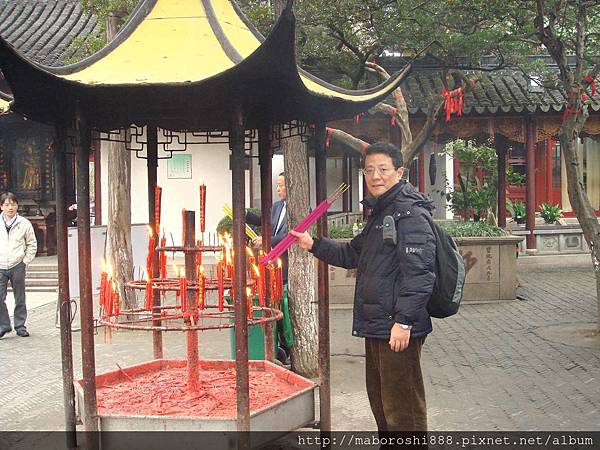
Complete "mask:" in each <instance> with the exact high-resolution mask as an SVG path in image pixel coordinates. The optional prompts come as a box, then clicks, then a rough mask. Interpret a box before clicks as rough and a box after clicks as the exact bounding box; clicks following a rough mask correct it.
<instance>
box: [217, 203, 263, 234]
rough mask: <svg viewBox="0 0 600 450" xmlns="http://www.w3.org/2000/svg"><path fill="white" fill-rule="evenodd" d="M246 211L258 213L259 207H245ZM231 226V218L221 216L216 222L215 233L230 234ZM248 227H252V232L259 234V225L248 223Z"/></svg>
mask: <svg viewBox="0 0 600 450" xmlns="http://www.w3.org/2000/svg"><path fill="white" fill-rule="evenodd" d="M246 211H250V212H253V213H255V214H260V209H258V208H247V209H246ZM232 227H233V222H232V220H231V219H230V218H229V217H228V216H223V218H222V219H221V220H219V223H218V224H217V234H223V233H229V234H232V233H231V228H232ZM250 228H252V230H254V232H255V233H256V234H258V235H259V236H260V227H257V226H254V225H250Z"/></svg>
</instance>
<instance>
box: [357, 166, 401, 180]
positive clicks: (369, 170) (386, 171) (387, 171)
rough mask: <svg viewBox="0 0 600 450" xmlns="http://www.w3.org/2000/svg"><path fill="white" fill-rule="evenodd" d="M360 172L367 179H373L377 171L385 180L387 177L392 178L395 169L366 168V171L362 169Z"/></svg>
mask: <svg viewBox="0 0 600 450" xmlns="http://www.w3.org/2000/svg"><path fill="white" fill-rule="evenodd" d="M360 171H361V172H362V174H363V175H364V176H366V177H372V176H373V175H374V174H375V171H377V173H378V174H379V175H380V176H382V177H383V178H386V177H388V176H390V175H391V174H392V172H394V171H395V170H394V168H393V167H365V168H364V169H361V170H360Z"/></svg>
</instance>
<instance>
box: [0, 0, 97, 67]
mask: <svg viewBox="0 0 600 450" xmlns="http://www.w3.org/2000/svg"><path fill="white" fill-rule="evenodd" d="M99 33H100V27H99V25H98V18H97V17H96V16H94V15H89V14H86V13H85V12H84V11H83V10H82V8H81V5H80V3H79V1H77V0H50V1H49V0H0V36H2V37H3V38H4V39H6V41H8V42H10V43H11V44H12V45H13V46H14V47H15V48H16V49H17V50H18V51H19V53H21V54H22V55H23V56H25V57H27V58H28V59H30V60H32V61H35V62H37V63H40V64H44V65H46V66H63V65H64V64H65V61H68V60H69V59H70V58H73V57H77V55H78V54H81V53H82V51H83V47H84V45H85V42H86V39H89V38H90V37H93V36H97V35H98V34H99ZM75 39H76V40H77V41H76V42H77V44H74V42H73V41H74V40H75Z"/></svg>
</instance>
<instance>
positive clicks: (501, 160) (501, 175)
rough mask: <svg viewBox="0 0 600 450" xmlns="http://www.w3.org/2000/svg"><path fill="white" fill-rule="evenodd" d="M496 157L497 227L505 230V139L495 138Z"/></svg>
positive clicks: (497, 136) (498, 136) (502, 137)
mask: <svg viewBox="0 0 600 450" xmlns="http://www.w3.org/2000/svg"><path fill="white" fill-rule="evenodd" d="M494 140H495V142H496V154H497V155H498V226H499V227H502V228H506V138H505V137H504V136H502V135H500V134H498V135H496V137H495V139H494Z"/></svg>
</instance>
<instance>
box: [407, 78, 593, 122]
mask: <svg viewBox="0 0 600 450" xmlns="http://www.w3.org/2000/svg"><path fill="white" fill-rule="evenodd" d="M477 78H478V81H477V83H476V85H475V89H474V91H473V93H472V95H465V96H464V103H463V114H470V115H476V114H483V115H488V114H503V113H506V114H510V113H524V112H525V113H527V112H531V113H558V112H559V111H562V109H563V107H564V105H565V103H566V96H565V94H564V93H563V91H562V90H559V89H548V88H542V87H538V88H539V90H540V92H530V90H529V89H530V88H529V83H530V80H529V79H528V78H526V77H524V76H523V74H521V73H517V72H512V73H509V72H505V73H500V72H496V73H488V72H486V73H481V74H479V75H478V76H477ZM402 92H403V93H404V96H405V99H406V102H407V104H408V110H409V112H410V113H411V114H418V113H423V114H426V113H427V110H428V107H429V101H430V99H431V98H432V97H434V96H437V97H438V98H439V96H440V95H441V92H442V81H441V75H440V74H439V73H437V74H436V73H421V74H413V75H411V76H410V77H409V78H408V79H407V80H406V81H405V82H404V84H403V85H402ZM589 101H590V103H589V105H590V110H592V111H599V110H600V93H596V95H595V96H594V97H593V98H591V99H590V100H589Z"/></svg>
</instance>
